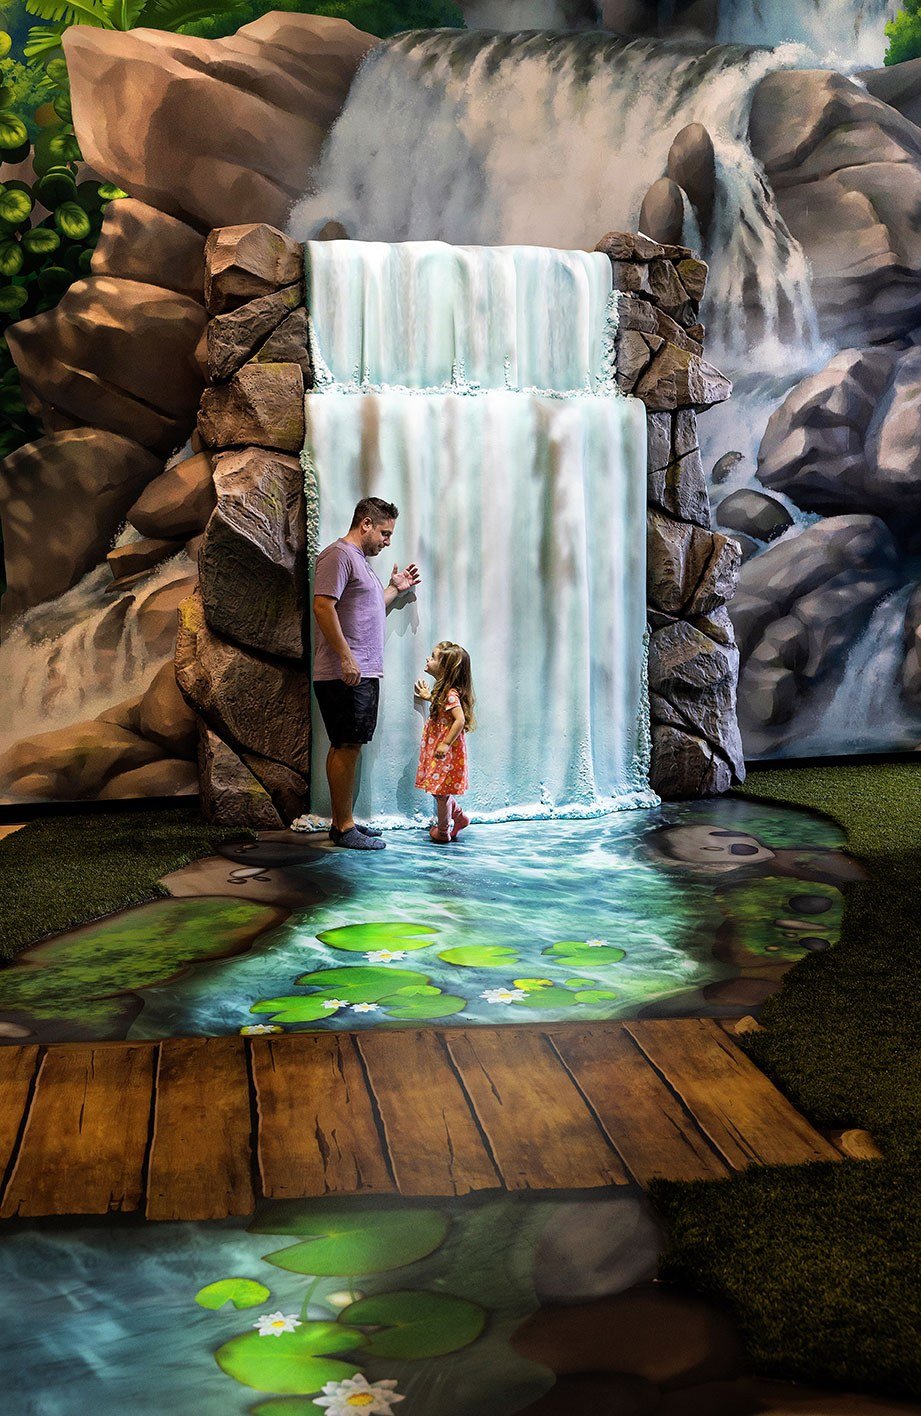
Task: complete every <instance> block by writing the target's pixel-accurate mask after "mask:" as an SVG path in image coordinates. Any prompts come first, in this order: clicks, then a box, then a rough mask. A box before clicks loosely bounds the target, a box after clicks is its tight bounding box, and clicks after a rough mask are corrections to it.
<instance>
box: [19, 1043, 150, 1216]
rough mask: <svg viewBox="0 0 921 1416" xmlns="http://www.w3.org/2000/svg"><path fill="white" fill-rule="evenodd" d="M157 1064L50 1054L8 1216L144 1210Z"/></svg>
mask: <svg viewBox="0 0 921 1416" xmlns="http://www.w3.org/2000/svg"><path fill="white" fill-rule="evenodd" d="M155 1061H156V1049H155V1048H138V1047H121V1046H118V1045H116V1046H111V1045H110V1046H108V1047H99V1048H97V1047H92V1046H84V1045H79V1046H74V1045H70V1044H68V1045H65V1046H58V1047H53V1048H49V1050H48V1051H47V1052H46V1053H45V1056H44V1057H43V1059H42V1063H41V1067H40V1069H39V1073H38V1078H37V1081H36V1085H35V1094H34V1096H33V1098H32V1105H31V1107H30V1109H29V1119H28V1121H27V1122H26V1127H25V1131H24V1132H23V1137H22V1143H21V1145H20V1148H19V1155H18V1157H17V1160H16V1164H15V1166H14V1167H13V1172H12V1174H11V1176H10V1179H9V1183H8V1185H7V1187H6V1193H5V1195H4V1197H3V1204H2V1206H0V1216H2V1217H3V1218H5V1219H6V1218H10V1217H12V1216H14V1215H39V1214H106V1213H107V1212H108V1211H109V1210H135V1209H138V1208H139V1206H140V1203H141V1198H142V1195H143V1181H144V1162H145V1159H146V1154H147V1140H148V1130H149V1124H150V1108H151V1099H152V1095H153V1077H154V1064H155Z"/></svg>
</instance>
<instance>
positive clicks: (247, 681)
mask: <svg viewBox="0 0 921 1416" xmlns="http://www.w3.org/2000/svg"><path fill="white" fill-rule="evenodd" d="M176 681H177V683H178V684H179V687H180V690H181V691H182V693H183V695H184V697H185V699H186V701H187V702H188V703H189V705H190V707H192V708H193V709H194V711H195V712H196V713H198V715H199V716H200V717H202V718H204V720H205V722H207V723H208V724H209V726H210V727H212V728H213V730H214V731H215V732H217V733H219V734H220V736H221V737H222V738H223V739H224V740H225V741H226V742H229V743H231V744H232V745H234V747H235V749H236V750H238V751H245V752H254V753H257V754H258V755H259V756H260V757H268V758H271V759H272V760H273V761H275V762H280V763H281V764H282V765H283V766H286V767H292V768H293V769H294V770H295V771H296V772H300V773H302V774H303V775H304V776H305V777H306V776H309V773H310V674H309V672H308V670H307V668H306V667H305V668H300V667H295V666H294V665H292V664H290V663H284V662H281V661H279V660H277V659H269V658H263V657H261V656H259V655H257V654H254V653H253V652H252V651H251V650H247V649H242V648H240V646H239V645H236V644H231V643H229V642H228V641H227V640H225V639H222V638H220V637H219V636H218V635H216V634H214V633H212V631H211V630H210V629H208V627H207V625H206V623H205V614H204V606H203V605H202V599H201V595H200V593H199V592H198V591H197V590H196V591H195V592H194V593H193V594H192V595H191V596H190V597H189V598H188V599H187V600H186V601H185V602H184V603H183V605H182V610H181V615H180V629H179V638H178V642H177V645H176Z"/></svg>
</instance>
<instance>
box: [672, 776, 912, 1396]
mask: <svg viewBox="0 0 921 1416" xmlns="http://www.w3.org/2000/svg"><path fill="white" fill-rule="evenodd" d="M919 794H921V763H915V762H904V763H898V764H891V763H882V762H881V763H870V764H863V763H861V764H857V763H855V764H849V765H846V766H834V767H832V766H828V767H818V766H817V767H792V768H785V769H783V770H766V769H755V770H753V771H752V773H751V775H750V777H749V780H748V783H747V784H746V787H745V788H744V789H742V791H741V795H744V796H750V797H755V798H761V799H766V800H770V801H782V802H787V803H790V804H793V805H797V806H803V807H808V808H811V809H813V810H817V811H823V812H826V813H828V814H829V815H831V816H833V817H834V818H835V819H836V820H837V821H839V822H840V823H841V824H842V825H843V826H844V828H845V829H846V831H847V833H848V841H849V846H850V849H851V850H852V851H853V852H854V853H855V854H857V855H859V856H861V857H862V858H863V860H864V861H865V862H866V864H867V866H868V869H869V875H870V878H869V879H868V880H866V881H861V882H855V883H853V884H851V885H849V886H847V887H846V898H845V908H844V918H843V925H842V937H841V942H840V944H839V945H838V947H837V948H835V949H833V950H829V951H827V952H826V953H820V954H810V955H809V956H808V957H807V958H805V959H804V960H803V961H802V963H800V964H797V966H796V968H795V969H793V970H792V971H791V972H790V973H789V974H788V975H787V976H786V979H785V981H784V985H783V988H782V989H781V991H780V993H778V994H777V995H776V996H775V997H774V998H772V999H771V1000H770V1001H769V1002H768V1003H767V1004H766V1005H765V1007H764V1009H763V1011H762V1015H761V1022H762V1024H763V1025H764V1031H763V1032H760V1033H753V1034H749V1035H747V1036H746V1038H745V1039H744V1045H745V1046H746V1049H747V1050H748V1052H749V1053H750V1055H751V1056H752V1058H753V1060H754V1061H755V1062H756V1063H757V1064H758V1066H759V1067H761V1068H762V1069H763V1070H764V1071H765V1072H766V1073H767V1074H768V1075H769V1076H771V1077H772V1078H773V1079H774V1081H775V1082H776V1083H777V1085H778V1086H779V1087H780V1088H781V1090H782V1091H783V1092H784V1093H785V1094H786V1095H787V1096H788V1097H790V1099H791V1100H792V1101H793V1102H794V1103H795V1104H796V1105H797V1106H798V1107H799V1108H800V1109H801V1110H802V1111H803V1112H804V1113H805V1114H806V1115H807V1116H808V1117H809V1118H810V1120H812V1121H813V1122H814V1123H815V1124H816V1125H817V1126H820V1127H826V1128H835V1127H862V1128H865V1129H867V1130H869V1131H870V1132H871V1133H872V1134H873V1136H874V1137H875V1138H876V1140H877V1141H878V1143H879V1145H880V1146H881V1148H882V1150H883V1152H884V1154H885V1159H884V1160H882V1161H874V1162H857V1161H853V1162H845V1163H842V1164H838V1165H835V1164H821V1165H811V1166H795V1167H790V1168H785V1167H771V1168H767V1169H751V1170H749V1171H747V1172H745V1173H743V1174H741V1175H739V1176H737V1177H733V1178H732V1179H731V1180H729V1181H727V1182H722V1183H716V1184H692V1185H684V1184H677V1183H671V1182H659V1183H657V1184H656V1185H655V1186H654V1187H653V1200H654V1202H655V1203H656V1204H657V1205H658V1207H659V1209H660V1210H661V1212H662V1213H663V1215H664V1216H665V1219H666V1223H667V1226H668V1230H669V1242H668V1250H667V1253H666V1256H665V1260H664V1265H663V1273H664V1274H665V1275H667V1276H669V1277H676V1278H680V1279H683V1280H685V1281H691V1282H692V1283H693V1284H694V1285H695V1286H697V1287H699V1288H701V1289H703V1290H704V1291H707V1292H710V1293H713V1294H717V1295H719V1296H721V1297H723V1298H724V1299H726V1300H727V1301H728V1302H729V1304H730V1307H731V1308H732V1310H733V1313H734V1315H735V1317H736V1320H737V1322H738V1323H739V1326H740V1330H741V1331H742V1333H743V1336H744V1339H745V1341H746V1344H747V1350H748V1353H749V1356H750V1358H751V1360H752V1361H753V1362H754V1364H755V1365H756V1366H757V1367H758V1368H759V1369H760V1370H761V1371H765V1372H770V1373H774V1374H784V1375H786V1376H794V1377H796V1376H798V1377H802V1378H804V1379H807V1380H816V1381H826V1382H827V1381H836V1382H840V1383H842V1384H844V1385H848V1384H850V1385H852V1386H857V1385H859V1386H863V1387H869V1388H872V1389H876V1390H880V1391H885V1392H889V1393H892V1394H896V1395H909V1396H921V1278H919V1275H921V813H919V811H918V800H919Z"/></svg>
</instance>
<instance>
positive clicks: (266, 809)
mask: <svg viewBox="0 0 921 1416" xmlns="http://www.w3.org/2000/svg"><path fill="white" fill-rule="evenodd" d="M198 776H199V790H200V793H201V806H202V811H203V813H204V815H205V818H206V819H207V820H208V821H211V822H213V823H215V824H216V825H218V826H250V827H253V828H254V829H255V830H257V831H258V830H263V831H274V830H277V829H278V828H279V827H282V826H284V825H285V824H286V823H285V822H284V821H282V819H281V817H280V816H279V814H278V812H277V811H276V810H275V807H274V806H273V805H272V798H271V797H270V796H269V794H268V792H267V791H266V790H265V788H264V787H263V786H262V784H261V783H260V782H258V781H257V780H256V778H255V777H254V776H253V774H252V772H250V771H249V769H248V768H247V767H245V766H244V765H243V763H242V762H241V761H240V759H239V757H238V756H237V755H236V753H235V752H233V751H232V749H231V748H229V747H228V746H227V744H226V743H225V742H222V741H221V739H220V738H219V737H218V736H217V734H216V733H213V732H211V730H210V728H206V727H205V726H204V724H202V725H201V728H200V735H199V747H198Z"/></svg>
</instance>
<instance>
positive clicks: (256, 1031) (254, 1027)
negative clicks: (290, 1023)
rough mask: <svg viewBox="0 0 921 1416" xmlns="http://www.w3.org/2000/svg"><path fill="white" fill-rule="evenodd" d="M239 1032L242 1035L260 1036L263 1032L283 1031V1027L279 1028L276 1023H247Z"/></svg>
mask: <svg viewBox="0 0 921 1416" xmlns="http://www.w3.org/2000/svg"><path fill="white" fill-rule="evenodd" d="M240 1032H241V1033H242V1035H243V1036H244V1037H261V1036H262V1034H263V1033H277V1032H284V1028H280V1027H279V1026H278V1024H277V1023H247V1024H246V1027H245V1028H241V1029H240Z"/></svg>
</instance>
